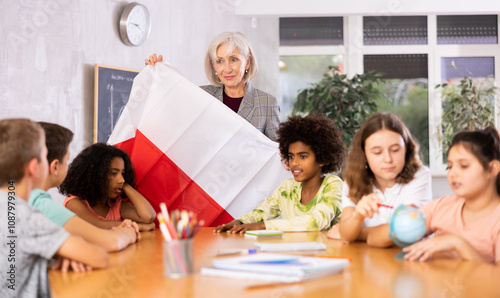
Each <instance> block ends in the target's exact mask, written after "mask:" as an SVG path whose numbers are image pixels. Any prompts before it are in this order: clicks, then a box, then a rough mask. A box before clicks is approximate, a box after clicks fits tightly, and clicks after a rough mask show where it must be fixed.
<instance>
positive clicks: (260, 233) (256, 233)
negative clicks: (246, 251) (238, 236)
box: [245, 230, 283, 239]
mask: <svg viewBox="0 0 500 298" xmlns="http://www.w3.org/2000/svg"><path fill="white" fill-rule="evenodd" d="M281 236H283V231H277V230H253V231H246V232H245V238H250V239H263V238H273V237H281Z"/></svg>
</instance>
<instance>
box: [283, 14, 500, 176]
mask: <svg viewBox="0 0 500 298" xmlns="http://www.w3.org/2000/svg"><path fill="white" fill-rule="evenodd" d="M426 16H427V44H426V45H366V46H365V45H364V44H363V16H360V15H348V16H343V18H344V19H343V23H344V43H343V45H338V46H280V47H279V55H280V56H301V55H343V63H344V65H343V67H344V73H345V74H346V75H347V76H349V77H352V76H354V75H355V74H357V73H363V72H364V69H363V56H364V55H387V54H427V57H428V70H429V72H428V92H429V93H428V109H429V110H428V115H429V168H430V170H431V174H432V176H433V177H445V176H446V163H445V161H443V154H442V144H441V142H440V136H441V133H440V129H441V110H442V102H441V94H440V91H439V90H436V89H435V88H434V86H436V85H438V84H441V83H442V82H441V64H440V62H441V58H442V57H494V60H495V65H494V70H495V85H496V86H500V38H498V40H499V43H498V44H438V43H437V15H436V14H428V15H426ZM497 18H498V23H497V24H498V26H499V27H500V15H497ZM497 35H500V28H498V29H497ZM497 96H498V95H497ZM495 113H496V117H495V126H496V127H497V128H498V127H499V123H500V111H499V110H498V107H496V111H495Z"/></svg>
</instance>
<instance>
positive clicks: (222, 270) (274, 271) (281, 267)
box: [201, 253, 350, 282]
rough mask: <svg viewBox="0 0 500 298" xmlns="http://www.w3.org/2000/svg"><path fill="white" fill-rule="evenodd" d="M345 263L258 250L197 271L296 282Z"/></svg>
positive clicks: (346, 261)
mask: <svg viewBox="0 0 500 298" xmlns="http://www.w3.org/2000/svg"><path fill="white" fill-rule="evenodd" d="M349 264H350V261H349V259H340V258H335V259H328V258H317V257H308V256H297V255H284V254H271V253H259V254H254V255H247V256H241V257H232V258H224V259H217V260H214V261H213V266H212V267H205V268H202V269H201V274H203V275H211V276H220V277H232V278H240V279H257V280H266V281H277V282H296V281H302V280H307V279H312V278H318V277H322V276H327V275H332V274H337V273H340V272H342V269H343V268H344V267H346V266H349Z"/></svg>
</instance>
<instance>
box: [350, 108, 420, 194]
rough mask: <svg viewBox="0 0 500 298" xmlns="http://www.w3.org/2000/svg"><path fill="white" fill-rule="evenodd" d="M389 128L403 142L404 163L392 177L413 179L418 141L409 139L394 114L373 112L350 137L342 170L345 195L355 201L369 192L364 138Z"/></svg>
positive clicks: (370, 181) (370, 180)
mask: <svg viewBox="0 0 500 298" xmlns="http://www.w3.org/2000/svg"><path fill="white" fill-rule="evenodd" d="M384 129H386V130H390V131H393V132H395V133H397V134H399V135H400V136H401V137H402V138H403V140H404V143H405V149H406V154H405V166H404V167H403V170H402V171H401V173H399V175H398V176H397V177H396V183H400V184H407V183H408V182H410V181H411V180H413V178H414V176H415V173H416V172H417V171H418V169H420V167H421V166H422V163H421V162H420V158H419V157H418V143H417V142H416V141H415V140H414V139H413V137H412V135H411V133H410V131H409V130H408V128H407V127H406V126H405V125H404V123H403V122H402V121H401V120H400V119H399V118H398V117H397V116H396V115H394V114H391V113H375V114H373V115H371V116H370V117H369V118H368V119H366V121H365V122H364V123H363V125H361V127H360V128H359V130H358V131H357V132H356V134H355V135H354V138H353V139H352V143H351V146H350V147H349V155H348V156H347V163H346V168H345V170H344V176H343V178H344V181H345V182H346V183H347V186H349V198H350V199H351V200H352V201H353V202H354V203H356V204H357V203H358V201H359V200H361V198H362V197H363V196H365V195H367V194H370V193H372V192H373V180H374V179H375V175H374V174H373V172H372V171H371V169H370V167H369V166H368V163H367V161H366V155H365V141H366V139H368V137H369V136H371V135H372V134H374V133H376V132H377V131H379V130H384Z"/></svg>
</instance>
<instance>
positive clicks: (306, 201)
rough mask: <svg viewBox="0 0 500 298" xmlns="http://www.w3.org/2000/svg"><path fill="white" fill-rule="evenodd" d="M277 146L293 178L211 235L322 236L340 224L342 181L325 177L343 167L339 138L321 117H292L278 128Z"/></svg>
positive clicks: (327, 120) (330, 124)
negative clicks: (320, 233) (307, 233)
mask: <svg viewBox="0 0 500 298" xmlns="http://www.w3.org/2000/svg"><path fill="white" fill-rule="evenodd" d="M278 142H279V149H280V153H281V156H283V160H284V162H285V164H286V166H287V168H288V169H289V170H290V171H291V173H292V175H293V178H289V179H285V180H284V181H283V182H282V183H281V185H280V186H279V187H278V189H276V190H275V191H274V192H273V194H272V195H271V196H270V197H268V198H267V199H265V200H264V202H262V203H261V204H260V205H259V206H257V208H255V209H254V210H253V211H251V212H250V213H248V214H245V215H243V216H241V217H240V218H238V219H236V220H233V221H231V222H229V223H227V224H223V225H220V226H218V227H217V228H215V230H214V232H223V231H227V232H228V233H244V232H245V231H247V230H263V229H268V230H271V229H272V230H282V231H320V230H325V229H328V228H330V227H331V226H332V225H333V224H335V223H337V222H338V220H339V217H340V213H341V193H342V180H340V178H338V177H337V176H334V175H331V176H327V175H326V174H328V173H331V172H335V171H339V170H340V167H341V166H342V163H343V162H344V155H345V148H344V144H343V142H342V133H341V132H340V131H339V130H338V129H337V128H336V127H335V125H334V124H333V121H332V120H330V119H328V118H326V117H324V116H320V115H309V116H307V117H301V116H291V117H289V118H288V120H287V121H286V122H283V123H281V124H280V127H279V130H278ZM280 215H281V218H280V219H276V218H277V217H278V216H280Z"/></svg>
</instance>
